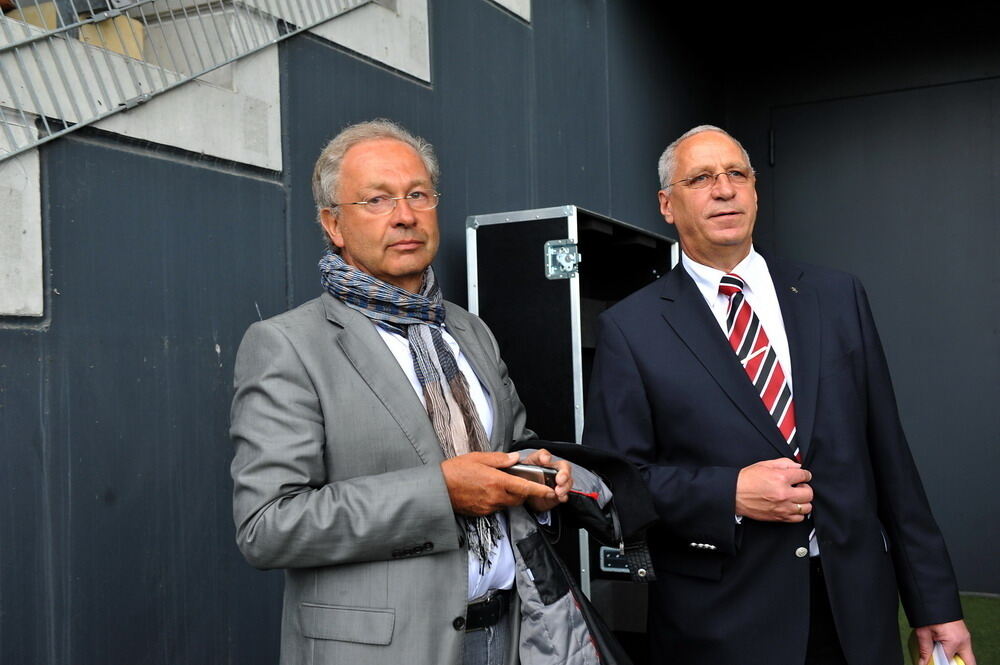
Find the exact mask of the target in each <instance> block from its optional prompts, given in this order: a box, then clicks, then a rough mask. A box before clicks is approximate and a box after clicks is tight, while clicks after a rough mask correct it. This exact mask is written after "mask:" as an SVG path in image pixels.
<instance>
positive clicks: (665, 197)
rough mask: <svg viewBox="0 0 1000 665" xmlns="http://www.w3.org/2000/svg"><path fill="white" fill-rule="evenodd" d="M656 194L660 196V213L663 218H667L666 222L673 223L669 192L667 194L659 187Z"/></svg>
mask: <svg viewBox="0 0 1000 665" xmlns="http://www.w3.org/2000/svg"><path fill="white" fill-rule="evenodd" d="M656 195H657V196H658V197H659V198H660V214H661V215H663V219H665V220H667V224H673V223H674V211H673V208H671V207H670V194H667V192H666V190H663V189H661V190H660V191H658V192H657V193H656Z"/></svg>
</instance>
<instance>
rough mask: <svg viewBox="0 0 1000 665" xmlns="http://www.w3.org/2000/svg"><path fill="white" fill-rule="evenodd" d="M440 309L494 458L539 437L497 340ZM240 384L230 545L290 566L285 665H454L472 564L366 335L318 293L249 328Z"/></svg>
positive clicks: (403, 397) (413, 426)
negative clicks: (467, 367) (482, 399)
mask: <svg viewBox="0 0 1000 665" xmlns="http://www.w3.org/2000/svg"><path fill="white" fill-rule="evenodd" d="M446 307H447V326H448V330H449V332H450V333H451V334H452V335H453V336H454V337H455V339H456V340H457V341H458V343H459V346H460V347H461V348H462V351H463V353H464V354H465V355H466V357H467V358H468V360H469V363H470V364H471V365H472V367H473V369H474V370H475V372H476V374H477V376H478V377H479V379H480V381H481V382H482V383H483V385H484V386H485V387H486V390H487V391H488V393H489V397H490V399H491V401H492V404H493V413H494V426H493V433H492V437H491V443H492V447H493V449H494V450H503V449H505V448H506V447H507V446H508V445H509V443H510V442H511V441H514V440H521V439H523V438H528V437H530V436H532V433H531V432H530V431H529V430H526V429H525V426H524V407H523V406H522V404H521V402H520V400H519V399H518V397H517V393H516V391H515V389H514V386H513V384H512V383H511V381H510V379H509V378H508V376H507V368H506V366H505V365H504V363H503V361H502V360H501V359H500V355H499V351H498V349H497V345H496V341H495V340H494V338H493V336H492V334H491V333H490V331H489V330H488V329H487V327H486V325H485V324H484V323H483V322H482V321H480V320H479V319H478V318H477V317H475V316H473V315H472V314H469V313H468V312H466V311H465V310H463V309H462V308H460V307H458V306H456V305H453V304H451V303H446ZM235 387H236V394H235V397H234V399H233V406H232V414H231V430H230V433H231V436H232V439H233V442H234V444H235V447H236V454H235V458H234V459H233V463H232V476H233V482H234V490H233V513H234V519H235V522H236V528H237V538H236V540H237V544H238V545H239V548H240V550H241V551H242V552H243V555H244V556H245V557H246V559H247V560H248V561H249V562H250V563H251V564H252V565H254V566H256V567H258V568H284V569H285V595H284V611H283V614H282V627H281V663H283V664H292V663H295V664H298V663H310V664H312V663H316V664H320V663H338V664H341V663H351V664H352V665H365V664H366V663H371V664H373V665H374V664H379V665H382V664H388V663H412V664H415V665H424V664H426V665H440V664H444V665H448V664H452V663H458V662H459V658H460V655H461V645H462V639H463V636H464V633H463V631H462V630H461V629H460V628H461V622H458V621H456V620H457V619H458V618H459V617H464V615H465V610H466V593H467V580H468V569H467V553H466V549H465V547H464V542H463V538H462V535H461V534H460V530H459V528H458V526H457V524H456V521H455V515H454V513H453V512H452V508H451V502H450V500H449V498H448V492H447V490H446V488H445V483H444V478H443V476H442V474H441V470H440V466H439V465H440V463H441V462H442V461H443V456H442V454H441V449H440V445H439V444H438V440H437V437H436V436H435V434H434V431H433V428H432V426H431V424H430V420H429V419H428V417H427V413H426V411H425V410H424V408H423V406H422V405H421V403H420V400H419V399H418V398H417V395H416V394H415V392H414V391H413V388H412V386H411V384H410V383H409V381H408V379H407V378H406V376H405V374H404V373H403V372H402V370H401V369H400V367H399V365H398V363H397V362H396V360H395V358H394V357H393V356H392V354H391V353H390V351H389V350H388V348H387V347H386V346H385V343H384V342H383V341H382V339H381V338H380V337H379V335H378V332H377V331H376V329H375V327H374V326H373V325H372V324H371V322H370V321H369V320H368V319H367V318H365V317H364V316H362V315H361V314H359V313H357V312H355V311H354V310H352V309H350V308H348V307H347V306H345V305H344V304H343V303H341V302H340V301H338V300H336V299H334V298H332V297H331V296H329V295H328V294H323V295H322V296H320V297H319V298H317V299H315V300H311V301H309V302H307V303H305V304H303V305H301V306H300V307H297V308H295V309H293V310H291V311H289V312H286V313H284V314H281V315H280V316H276V317H274V318H272V319H268V320H267V321H261V322H258V323H255V324H253V325H252V326H251V327H250V328H249V330H247V332H246V335H245V336H244V338H243V342H242V344H241V345H240V349H239V352H238V354H237V358H236V375H235ZM456 626H457V627H456Z"/></svg>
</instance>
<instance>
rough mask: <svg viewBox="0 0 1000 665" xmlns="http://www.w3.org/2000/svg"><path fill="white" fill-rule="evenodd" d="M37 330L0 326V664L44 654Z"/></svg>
mask: <svg viewBox="0 0 1000 665" xmlns="http://www.w3.org/2000/svg"><path fill="white" fill-rule="evenodd" d="M41 342H42V338H41V336H40V335H38V334H36V333H33V332H20V331H0V450H2V454H3V463H2V464H0V493H2V494H0V662H3V663H29V662H41V661H42V660H44V658H39V657H40V656H41V657H44V656H45V655H46V654H47V653H48V648H47V647H48V645H49V643H50V639H49V638H50V636H49V628H50V625H51V623H50V621H51V619H50V617H51V616H52V612H51V609H52V593H51V589H50V586H49V585H48V584H46V582H47V581H49V579H48V574H47V573H48V570H49V569H50V563H49V561H48V559H49V557H50V556H51V550H50V543H51V538H52V532H51V520H50V519H49V518H50V511H49V492H50V490H51V484H52V480H53V478H52V477H51V475H50V474H49V473H48V467H47V462H48V460H50V458H51V454H52V442H51V440H49V438H48V436H47V434H48V432H47V431H46V429H45V428H44V426H43V422H42V420H43V418H44V409H45V397H46V393H47V392H48V390H49V387H50V386H51V382H50V381H49V380H48V376H47V375H48V372H47V367H46V364H47V359H46V358H45V357H44V349H43V345H42V343H41Z"/></svg>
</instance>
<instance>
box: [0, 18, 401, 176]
mask: <svg viewBox="0 0 1000 665" xmlns="http://www.w3.org/2000/svg"><path fill="white" fill-rule="evenodd" d="M373 1H376V2H378V4H382V5H388V6H389V7H390V8H393V9H394V8H395V0H48V1H42V0H0V9H2V10H3V14H2V15H0V132H2V134H0V161H2V160H4V159H7V158H10V157H13V156H15V155H17V154H20V153H22V152H25V151H26V150H30V149H32V148H34V147H36V146H38V145H39V144H41V143H44V142H46V141H51V140H52V139H55V138H57V137H59V136H62V135H64V134H66V133H68V132H71V131H73V130H75V129H78V128H80V127H84V126H86V125H89V124H92V123H94V122H97V121H99V120H102V119H103V118H106V117H108V116H110V115H113V114H115V113H119V112H121V111H124V110H127V109H130V108H133V107H135V106H137V105H139V104H142V103H144V102H146V101H148V100H149V99H150V98H152V97H153V96H155V95H158V94H161V93H163V92H166V91H168V90H171V89H172V88H175V87H177V86H180V85H183V84H184V83H187V82H188V81H191V80H192V79H195V78H199V77H205V75H206V74H208V73H209V72H212V71H214V70H217V69H219V68H220V67H223V66H225V65H227V64H229V63H231V62H234V61H235V60H237V59H239V58H242V57H244V56H246V55H249V54H251V53H255V52H257V51H260V50H261V49H264V48H266V47H268V46H270V45H272V44H275V43H277V42H278V41H281V40H282V39H286V38H288V37H291V36H292V35H295V34H297V33H299V32H302V31H304V30H308V29H310V28H312V27H314V26H316V25H319V24H320V23H323V22H325V21H328V20H329V19H331V18H333V17H335V16H337V15H339V14H343V13H345V12H347V11H350V10H351V9H354V8H356V7H359V6H361V5H364V4H367V3H369V2H373ZM213 82H216V81H213Z"/></svg>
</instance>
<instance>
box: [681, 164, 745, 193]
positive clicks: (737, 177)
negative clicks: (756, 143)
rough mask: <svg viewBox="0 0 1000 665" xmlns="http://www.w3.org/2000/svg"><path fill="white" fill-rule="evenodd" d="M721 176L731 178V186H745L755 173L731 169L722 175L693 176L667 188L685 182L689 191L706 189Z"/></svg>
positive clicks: (703, 174)
mask: <svg viewBox="0 0 1000 665" xmlns="http://www.w3.org/2000/svg"><path fill="white" fill-rule="evenodd" d="M720 175H724V176H726V177H727V178H729V182H730V184H733V185H745V184H747V183H748V182H750V178H752V177H753V175H754V172H753V169H729V170H728V171H722V172H720V173H699V174H698V175H696V176H691V177H690V178H681V179H680V180H675V181H674V182H672V183H670V184H669V185H667V187H673V186H674V185H676V184H677V183H679V182H683V183H684V186H685V187H688V188H689V189H704V188H705V187H709V186H710V185H714V184H715V182H716V180H718V179H719V176H720ZM667 187H664V188H663V189H666V188H667Z"/></svg>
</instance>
